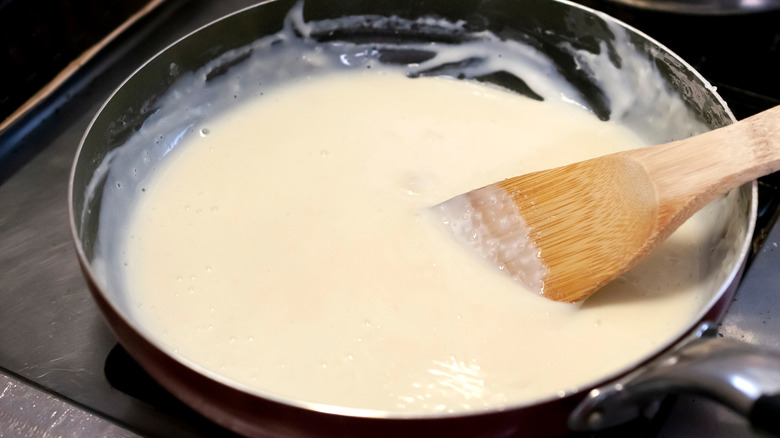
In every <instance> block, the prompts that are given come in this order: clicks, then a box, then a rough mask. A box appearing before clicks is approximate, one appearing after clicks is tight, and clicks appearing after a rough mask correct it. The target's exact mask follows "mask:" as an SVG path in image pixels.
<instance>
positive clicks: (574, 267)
mask: <svg viewBox="0 0 780 438" xmlns="http://www.w3.org/2000/svg"><path fill="white" fill-rule="evenodd" d="M777 170H780V106H778V107H775V108H772V109H769V110H767V111H764V112H762V113H760V114H757V115H755V116H753V117H750V118H747V119H745V120H743V121H740V122H738V123H734V124H732V125H729V126H726V127H724V128H720V129H717V130H714V131H710V132H707V133H705V134H701V135H698V136H695V137H691V138H688V139H685V140H680V141H675V142H672V143H667V144H664V145H659V146H652V147H646V148H640V149H632V150H628V151H624V152H618V153H615V154H610V155H605V156H602V157H598V158H594V159H591V160H587V161H581V162H578V163H574V164H570V165H567V166H563V167H558V168H555V169H550V170H543V171H540V172H534V173H529V174H526V175H522V176H517V177H514V178H509V179H505V180H503V181H500V182H497V183H494V184H491V185H488V186H485V187H483V188H480V189H477V190H473V191H471V192H468V193H465V194H462V195H459V196H456V197H455V198H452V199H450V200H449V201H445V202H444V203H442V204H439V205H438V206H436V209H438V210H440V212H441V214H442V217H443V218H444V219H443V220H444V221H445V222H446V223H449V224H450V225H452V227H453V230H455V231H456V234H458V235H459V236H461V237H462V238H463V239H465V240H466V241H467V242H468V243H469V244H470V245H471V246H473V247H474V248H476V249H477V250H478V251H479V252H480V253H481V254H482V255H483V256H485V257H486V258H488V260H490V261H491V262H493V263H495V264H496V265H497V266H498V267H499V268H500V269H502V270H505V271H506V272H508V273H509V274H510V275H512V276H513V277H515V278H516V279H518V280H520V281H521V282H523V283H525V284H526V285H527V286H528V287H530V288H532V289H535V290H537V291H538V292H540V293H542V294H543V295H544V296H545V297H547V298H550V299H552V300H556V301H564V302H575V301H580V300H583V299H585V298H587V297H588V296H590V295H591V294H593V293H594V292H595V291H596V290H598V289H599V288H600V287H601V286H603V285H604V284H606V283H607V282H609V281H610V280H612V279H614V278H615V277H617V276H618V275H620V274H621V273H623V272H625V271H626V270H628V269H629V268H630V267H631V266H633V265H634V264H635V263H636V262H637V261H638V260H639V259H640V258H641V257H642V256H644V255H645V254H647V253H648V252H649V251H650V250H651V249H653V248H654V247H656V246H657V245H658V244H660V243H661V242H663V241H664V239H666V238H667V237H668V236H669V235H670V234H671V233H672V232H673V231H674V230H675V229H677V227H679V226H680V225H681V224H682V223H683V222H684V221H685V220H686V219H688V218H689V217H690V216H691V215H693V214H694V213H695V212H696V211H698V210H699V209H701V208H702V207H704V206H705V205H706V204H707V203H709V202H710V201H712V200H714V199H715V198H717V197H718V196H720V195H722V194H724V193H726V192H727V191H729V190H730V189H731V188H734V187H737V186H739V185H741V184H743V183H746V182H748V181H751V180H754V179H756V178H758V177H760V176H763V175H767V174H769V173H772V172H775V171H777Z"/></svg>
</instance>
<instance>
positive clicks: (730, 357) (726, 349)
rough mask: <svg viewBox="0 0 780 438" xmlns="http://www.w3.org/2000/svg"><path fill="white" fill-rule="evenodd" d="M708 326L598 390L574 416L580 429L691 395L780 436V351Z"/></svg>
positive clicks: (608, 423) (620, 420)
mask: <svg viewBox="0 0 780 438" xmlns="http://www.w3.org/2000/svg"><path fill="white" fill-rule="evenodd" d="M716 331H717V329H716V326H715V324H713V323H703V324H702V325H701V326H700V327H699V329H698V330H697V331H696V332H695V333H694V334H693V335H691V336H690V337H689V338H688V339H687V340H685V341H683V342H682V343H681V345H680V346H679V347H676V348H675V349H674V350H672V351H670V352H669V353H668V354H665V355H663V356H661V357H659V358H658V359H656V360H654V361H653V362H651V363H650V364H649V365H647V366H645V367H642V368H640V369H639V370H637V371H635V372H633V373H631V374H629V375H627V376H625V377H624V378H622V379H620V380H618V381H617V382H613V383H610V384H608V385H605V386H603V387H600V388H596V389H593V390H592V391H591V392H590V393H589V394H588V395H587V396H586V397H585V399H584V400H583V401H582V402H581V403H580V404H579V406H577V408H576V409H575V410H574V411H573V412H572V414H571V415H570V417H569V427H571V428H572V429H574V430H600V429H604V428H607V427H611V426H615V425H618V424H622V423H624V422H626V421H629V420H632V419H634V418H636V417H638V416H640V415H642V414H643V413H645V412H648V411H651V410H653V409H657V407H658V404H659V402H660V400H661V398H662V396H664V395H667V394H670V393H687V394H695V395H699V396H704V397H708V398H710V399H712V400H715V401H717V402H719V403H722V404H723V405H725V406H727V407H729V408H731V409H733V410H734V411H736V412H737V413H739V414H741V415H743V416H744V417H745V418H747V419H748V421H750V423H751V424H752V426H753V427H755V428H758V429H761V430H764V431H766V432H770V433H772V434H775V435H778V436H780V352H779V351H775V350H770V349H764V348H759V347H756V346H754V345H750V344H747V343H745V342H739V341H736V340H730V339H724V338H718V337H715V334H716Z"/></svg>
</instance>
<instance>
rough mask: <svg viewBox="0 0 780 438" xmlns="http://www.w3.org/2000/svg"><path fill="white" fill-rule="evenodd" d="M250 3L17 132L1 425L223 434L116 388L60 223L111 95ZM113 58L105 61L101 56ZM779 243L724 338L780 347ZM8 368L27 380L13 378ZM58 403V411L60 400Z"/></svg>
mask: <svg viewBox="0 0 780 438" xmlns="http://www.w3.org/2000/svg"><path fill="white" fill-rule="evenodd" d="M251 3H254V2H253V1H249V0H243V1H242V0H220V1H207V0H191V1H189V2H188V3H187V5H186V7H184V8H180V9H179V10H177V11H176V12H175V13H173V14H171V15H170V16H168V17H166V19H165V20H164V21H163V25H162V26H158V27H156V28H155V29H154V30H149V29H144V32H146V34H145V35H144V37H143V38H139V36H138V34H135V35H131V37H130V38H129V39H128V38H125V39H122V40H121V41H118V42H117V46H115V47H113V48H112V53H111V54H103V55H101V56H99V58H100V59H98V60H97V61H98V62H103V63H104V65H110V68H108V69H107V70H105V72H104V73H102V74H100V75H99V76H97V73H96V72H95V71H94V70H93V69H94V65H93V66H89V69H88V70H87V71H85V72H83V75H84V76H82V77H81V78H80V80H82V81H84V83H85V84H87V85H86V86H85V88H84V90H83V91H81V92H80V93H78V94H72V93H71V92H70V91H68V90H65V93H66V94H68V93H71V95H70V96H69V99H67V101H65V102H64V103H63V104H62V107H61V110H59V111H57V112H53V113H52V115H51V116H49V117H48V118H46V119H43V120H36V124H37V127H36V128H35V129H32V130H31V132H30V133H29V134H28V135H26V137H24V138H23V139H22V140H19V141H21V144H20V145H19V147H18V148H15V151H16V152H14V153H13V154H11V155H10V156H9V157H7V158H6V159H5V160H4V161H3V162H0V379H2V380H0V382H2V383H0V388H5V390H4V391H3V390H2V389H0V391H3V392H2V394H3V395H2V397H4V398H5V400H4V401H3V402H0V406H2V403H7V405H5V406H11V408H10V409H8V408H2V407H0V409H4V414H0V415H7V417H0V422H3V423H6V422H11V421H27V420H23V419H22V418H29V417H23V416H24V413H23V412H22V411H21V410H17V409H14V408H13V407H14V406H27V405H26V404H24V403H25V400H35V401H34V402H32V407H30V408H27V411H28V412H29V410H36V411H40V412H44V409H47V406H57V403H58V402H63V403H67V406H66V408H63V409H64V410H63V411H61V412H62V413H63V419H62V420H61V422H69V421H71V418H76V417H80V416H82V415H92V416H95V417H100V418H103V419H107V420H108V421H109V422H111V423H114V425H113V426H111V425H106V424H105V423H103V424H104V425H105V426H106V427H107V428H106V429H105V433H102V432H101V431H99V430H96V429H91V430H92V431H95V435H111V436H124V435H123V434H124V433H125V430H127V431H130V430H132V431H133V433H138V434H140V435H143V436H177V437H178V436H184V437H186V436H217V435H219V436H222V434H224V431H222V430H221V429H219V428H218V427H217V426H215V425H213V424H211V423H209V422H207V421H206V420H204V419H202V418H201V417H199V416H197V415H196V414H194V413H192V412H186V411H181V410H175V411H171V410H168V409H165V408H164V407H160V406H161V405H160V404H157V405H155V400H156V399H157V398H158V397H159V396H158V395H157V393H154V394H153V395H152V396H151V397H149V398H147V400H149V402H144V401H141V400H139V399H137V398H135V397H132V396H129V395H127V394H125V393H123V392H121V391H119V390H117V389H115V388H113V387H112V386H111V384H109V382H108V381H107V380H106V377H105V375H104V365H105V361H106V358H107V357H108V356H109V352H110V351H111V350H112V349H113V348H114V346H115V343H116V341H115V338H114V336H113V335H112V333H111V332H110V331H109V330H108V328H107V326H106V325H105V323H104V322H103V320H102V318H101V316H100V315H99V314H98V312H97V308H96V306H95V304H94V302H93V300H92V298H91V297H90V296H89V292H88V291H87V288H86V285H85V282H84V280H83V278H82V275H81V273H80V271H79V268H78V263H77V262H76V257H75V251H74V250H73V247H72V243H71V242H70V233H69V229H68V223H67V202H66V189H67V177H68V171H69V168H70V165H71V162H72V159H73V156H74V154H75V150H76V147H77V145H78V142H79V140H80V138H81V136H82V135H83V133H84V131H85V130H86V127H87V124H88V123H89V120H90V119H91V118H92V116H93V115H94V114H95V112H96V111H97V109H98V107H99V105H100V104H101V103H102V102H103V101H104V100H105V98H106V97H107V96H108V94H109V93H110V92H111V91H112V90H113V89H114V88H115V87H116V86H117V85H119V83H120V82H121V81H122V80H123V79H124V78H125V77H127V76H128V75H129V74H130V73H131V72H132V71H133V70H134V69H135V68H136V67H137V66H139V65H140V64H141V63H142V62H143V61H145V60H146V59H147V58H149V57H150V56H152V55H153V54H154V53H156V52H157V51H159V50H160V49H162V48H163V47H164V46H166V45H167V44H169V43H170V42H172V41H174V40H175V39H176V38H178V37H180V36H182V35H184V34H186V33H187V32H189V31H191V30H193V29H195V28H197V27H199V26H200V25H202V24H205V23H206V22H208V21H211V20H212V19H214V18H217V17H219V16H221V15H224V14H226V13H228V12H231V11H233V10H236V9H239V8H241V7H244V6H246V5H249V4H251ZM651 35H652V34H651ZM662 42H663V41H662ZM118 54H122V56H118ZM109 55H110V56H111V62H107V58H108V57H109ZM14 141H17V140H14ZM778 243H780V227H774V228H773V229H772V230H771V233H770V234H769V236H768V238H767V240H766V242H765V243H764V245H763V247H762V248H761V250H760V251H759V253H758V255H757V256H756V258H755V259H754V261H753V262H752V265H751V266H750V268H749V269H748V271H747V273H746V276H745V279H744V280H743V283H742V286H741V288H740V290H739V292H738V294H737V298H736V299H735V301H734V303H733V304H732V307H731V309H730V311H729V313H728V314H727V316H726V319H725V320H724V321H723V323H722V326H721V333H722V334H723V335H724V336H726V337H732V338H735V339H741V340H745V341H748V342H751V343H755V344H757V345H766V346H769V347H774V348H780V335H778V333H780V317H778V316H779V315H780V314H779V313H778V312H780V293H777V291H778V288H780V276H779V275H778V272H777V266H780V249H778ZM14 374H18V375H19V376H22V377H23V379H21V380H19V379H16V378H15V377H13V375H14ZM9 379H10V380H9ZM27 380H29V381H32V382H34V384H30V383H28V382H27ZM8 382H12V383H10V384H9V383H8ZM41 388H44V390H43V391H42V390H41ZM49 396H51V397H49ZM159 398H161V397H159ZM160 401H161V402H162V400H160ZM71 402H75V404H71ZM79 406H83V407H86V408H88V410H86V411H85V410H84V409H82V408H80V407H79ZM56 409H57V411H58V412H60V411H59V409H60V408H59V407H58V408H56ZM36 416H37V417H38V418H39V419H40V420H41V424H39V425H38V426H37V427H38V428H37V429H34V430H33V429H31V430H28V431H27V433H28V435H29V436H50V435H64V436H68V432H67V431H64V429H56V425H55V424H54V423H55V422H54V421H45V420H44V417H46V415H45V414H43V413H41V414H40V415H38V414H36ZM100 418H99V419H100ZM101 427H102V426H101ZM6 431H7V432H6ZM6 431H3V429H2V426H0V434H2V432H6V433H7V434H8V435H11V436H17V435H18V434H15V430H13V429H10V430H9V429H6ZM77 432H78V430H76V432H75V433H76V435H82V436H83V435H89V436H92V434H87V433H84V434H78V433H77ZM130 434H131V433H128V435H130ZM22 436H23V435H22ZM614 436H645V437H651V436H658V437H664V438H678V437H691V436H708V437H712V438H726V437H735V436H739V437H760V436H762V435H761V434H759V433H757V432H754V431H752V430H751V429H750V428H749V426H747V425H746V424H745V422H744V421H743V420H742V419H741V418H740V417H739V416H738V415H736V414H735V413H733V412H732V411H730V410H728V409H726V408H723V407H720V406H718V405H713V404H709V403H707V402H705V401H701V400H699V399H696V398H693V397H681V398H680V399H679V400H677V402H676V403H675V404H674V408H673V409H672V410H671V411H670V412H668V413H667V415H666V416H665V417H664V418H663V423H662V424H661V425H660V426H658V427H654V428H653V430H652V431H650V432H638V433H632V434H625V433H623V434H618V435H614Z"/></svg>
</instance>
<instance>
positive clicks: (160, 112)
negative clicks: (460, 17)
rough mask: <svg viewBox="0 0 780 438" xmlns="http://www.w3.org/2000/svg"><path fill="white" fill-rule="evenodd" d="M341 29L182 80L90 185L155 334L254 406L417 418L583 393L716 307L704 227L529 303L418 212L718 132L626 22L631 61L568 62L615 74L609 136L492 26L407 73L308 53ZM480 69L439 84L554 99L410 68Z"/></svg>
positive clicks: (547, 68) (118, 293)
mask: <svg viewBox="0 0 780 438" xmlns="http://www.w3.org/2000/svg"><path fill="white" fill-rule="evenodd" d="M374 19H375V20H376V17H374ZM345 20H347V21H348V20H360V18H357V19H345ZM382 20H390V21H392V20H394V19H382ZM400 21H401V22H402V21H403V20H400ZM375 23H377V26H379V25H381V24H382V22H381V20H379V21H376V22H375ZM339 24H340V23H339V22H334V23H331V22H319V23H316V25H315V24H310V23H303V22H302V20H301V19H300V9H299V8H298V9H295V10H293V12H292V14H291V17H290V19H289V20H288V21H287V23H286V27H285V29H284V30H282V31H281V32H279V33H278V34H276V35H271V36H268V37H266V38H263V39H261V40H258V41H257V42H255V43H253V44H252V45H251V46H249V47H247V48H243V49H237V50H233V51H230V52H228V53H226V54H224V55H223V56H221V57H220V58H219V59H216V60H215V61H213V62H212V63H210V64H209V65H207V66H205V67H204V68H203V69H201V70H199V71H197V72H193V73H187V74H185V75H183V76H181V77H179V78H178V81H177V83H176V85H175V86H173V87H172V88H171V89H170V90H169V92H168V93H167V94H166V95H165V96H163V97H161V98H160V99H159V100H158V101H155V102H154V104H155V105H156V107H157V110H156V112H155V113H154V114H153V115H152V116H150V117H149V118H148V119H147V120H146V121H145V123H144V125H143V128H142V129H140V130H139V131H138V132H137V133H135V134H134V135H133V136H132V137H131V138H130V139H129V140H128V141H127V142H126V144H124V145H123V146H122V147H119V148H117V149H115V150H113V151H111V153H109V155H108V156H107V157H106V159H105V160H104V162H103V163H102V164H101V166H100V168H99V169H98V170H97V171H96V174H95V176H94V178H93V180H92V182H91V184H90V186H89V187H88V189H87V196H88V198H89V197H91V196H94V193H96V190H95V189H96V188H97V187H103V186H102V184H103V182H104V181H105V186H104V189H103V190H102V208H101V213H100V226H99V230H98V238H97V244H96V246H95V256H94V259H93V260H92V267H93V270H94V272H95V273H96V275H97V277H98V279H99V281H101V282H102V283H103V287H104V289H105V290H107V291H108V293H109V296H113V299H114V300H115V302H117V303H119V305H120V306H125V307H124V308H123V310H122V311H123V313H124V314H125V315H126V316H127V317H128V318H130V319H131V320H132V321H134V323H135V325H136V326H137V327H138V328H139V330H140V331H141V332H142V333H144V334H145V335H146V336H147V337H148V338H149V339H151V340H152V341H153V342H155V343H157V344H158V345H161V346H162V348H164V349H166V350H167V351H168V352H170V353H171V354H172V355H174V356H177V357H179V358H180V359H181V360H183V361H185V362H187V363H190V364H192V366H193V367H196V368H198V367H202V368H204V369H206V370H208V372H213V373H216V374H219V375H221V376H224V377H223V378H227V379H229V380H231V381H232V382H235V384H236V385H238V386H242V387H245V388H247V390H248V391H255V392H257V393H259V394H265V395H274V396H279V397H290V398H293V399H298V400H301V401H305V402H316V403H323V404H328V405H332V406H340V407H351V408H357V409H376V410H384V411H391V412H394V413H402V414H409V415H414V414H419V413H430V412H439V411H446V412H453V411H454V412H458V411H464V410H470V409H487V408H496V407H502V406H506V405H507V404H520V403H526V402H531V401H534V400H538V399H545V398H550V397H552V396H554V395H555V394H556V393H558V394H562V393H564V392H567V391H572V390H576V389H577V388H578V387H580V386H581V385H584V384H588V383H590V382H592V381H593V380H594V379H597V378H599V377H604V376H607V375H609V374H610V373H614V372H617V371H619V370H622V369H624V367H626V366H629V365H631V364H633V363H636V362H638V361H641V360H642V359H644V358H645V357H646V356H647V355H648V354H651V353H652V352H655V351H657V349H658V348H660V347H661V346H662V344H664V343H666V342H668V341H669V339H670V337H671V336H673V335H675V334H679V333H680V332H681V330H683V328H684V327H686V326H688V325H689V324H690V323H691V320H692V318H693V317H694V316H695V315H697V314H698V312H699V311H700V310H699V309H700V308H701V306H702V304H703V303H704V302H706V301H707V300H708V299H709V298H710V296H711V294H712V293H714V292H715V289H714V288H712V287H710V286H711V285H707V287H704V286H702V284H703V283H701V282H700V280H701V279H700V276H701V275H702V274H701V273H702V272H705V271H707V269H705V267H704V266H703V265H702V264H701V263H702V262H701V252H703V251H708V250H709V248H710V247H709V246H708V245H707V241H709V240H711V239H712V237H711V234H713V233H716V232H707V231H706V230H708V229H709V226H708V225H707V224H706V223H705V222H708V221H710V220H711V219H713V218H716V217H718V215H716V214H713V213H712V211H709V212H708V211H705V212H703V213H701V214H699V215H697V216H695V218H694V219H693V220H692V221H689V222H688V223H686V224H685V225H684V226H683V227H682V228H681V229H680V230H679V231H678V232H677V233H676V234H674V235H673V236H672V237H671V238H670V240H669V241H668V242H667V244H665V245H664V246H662V248H661V249H660V250H659V251H656V252H654V253H653V254H652V255H650V257H649V258H648V259H647V260H645V261H644V262H642V263H641V264H640V265H639V266H637V267H636V268H635V269H633V270H632V271H631V272H629V273H628V274H626V275H625V276H623V277H621V278H619V279H618V280H616V281H615V282H613V283H612V284H610V285H609V286H608V287H606V288H605V289H604V290H602V291H600V292H599V293H598V294H596V295H595V296H593V297H592V298H590V299H589V300H587V301H586V302H585V303H584V304H580V305H568V304H562V303H556V302H552V301H549V300H546V299H544V298H542V297H539V296H538V295H536V294H533V293H530V292H526V291H523V290H521V289H519V286H518V285H517V283H516V282H514V281H512V280H511V279H510V278H508V277H504V276H501V275H497V274H496V272H495V270H494V269H493V268H491V267H489V266H486V265H485V264H484V263H481V262H479V261H478V259H476V258H475V257H474V256H473V255H472V254H470V253H469V252H468V251H464V250H463V249H462V248H459V247H457V246H454V245H457V244H456V243H454V241H453V240H452V239H451V238H450V237H449V236H448V235H447V233H445V232H444V231H443V230H441V229H440V228H441V227H440V224H437V223H436V221H435V220H428V218H426V212H429V211H430V210H428V207H430V206H433V205H435V204H437V203H439V202H441V201H444V200H446V199H448V198H449V197H451V196H454V195H457V194H459V193H463V192H466V191H468V190H470V189H473V188H475V187H479V186H482V185H485V184H489V183H492V182H495V181H496V180H498V179H501V178H504V177H508V176H513V175H517V174H520V173H523V172H527V171H531V170H537V169H541V168H546V167H552V166H557V165H561V164H564V163H565V162H572V161H576V160H581V159H586V158H589V157H592V156H596V155H599V154H603V153H606V152H611V151H615V150H619V149H623V148H626V147H629V146H637V145H640V144H643V143H660V142H664V141H668V140H672V139H675V138H680V137H683V136H687V135H691V134H694V133H697V132H701V131H704V130H705V129H706V127H704V125H702V124H701V123H699V122H698V121H696V119H695V117H693V116H692V115H691V114H690V113H689V112H688V110H687V109H686V108H685V106H684V105H683V104H682V103H681V102H680V100H679V98H677V97H676V96H675V95H674V93H672V92H670V91H668V90H667V88H666V87H665V86H664V85H663V81H662V80H661V79H660V76H659V75H658V73H657V71H656V70H655V67H654V66H653V64H652V63H651V62H650V61H648V60H647V59H646V58H645V57H643V56H639V55H637V54H636V53H634V51H633V48H632V46H631V44H630V43H629V42H628V39H627V37H626V32H625V30H624V29H622V28H618V27H616V26H614V25H610V27H611V31H612V32H613V33H614V34H615V36H616V42H615V44H614V47H612V49H613V50H614V53H617V54H618V55H619V56H620V57H621V66H620V67H617V66H616V65H615V64H614V62H612V61H611V59H610V56H609V55H608V54H607V50H606V47H605V48H604V50H602V52H601V54H592V53H580V52H577V51H576V50H574V49H571V52H572V53H571V54H572V56H573V58H574V59H575V60H576V62H577V63H578V66H579V68H581V69H582V71H584V72H587V73H588V74H592V75H593V76H595V77H597V78H600V77H603V78H606V79H605V82H604V83H600V82H599V81H598V80H596V81H595V83H597V84H599V86H600V88H601V90H602V91H603V93H604V95H605V96H606V97H607V101H608V103H609V105H610V106H611V109H612V110H613V111H612V113H611V114H612V116H611V120H612V121H611V122H600V121H598V120H596V118H595V117H594V116H593V115H592V114H591V113H590V112H589V111H590V110H589V108H588V105H587V103H586V102H585V101H583V100H582V96H580V95H579V94H578V93H577V92H576V91H575V90H574V88H573V87H571V85H569V84H568V83H567V82H566V81H565V80H564V79H563V78H562V77H560V76H559V74H558V72H557V69H556V67H555V65H554V63H553V62H552V61H550V60H549V59H547V58H546V57H545V56H544V54H542V53H540V52H538V51H536V50H535V49H534V48H532V47H529V46H525V45H523V44H520V43H518V42H514V41H502V40H500V39H499V38H497V37H496V36H494V35H492V34H490V33H487V32H484V33H480V34H477V35H474V38H473V39H471V40H469V42H466V43H462V44H452V45H448V44H441V43H439V44H433V45H431V44H406V45H402V46H403V48H405V49H415V50H427V51H431V52H432V53H434V54H435V56H434V57H433V58H432V59H430V60H428V61H425V62H422V63H420V64H419V65H418V64H412V65H409V66H404V67H403V68H402V67H391V66H383V65H382V64H381V62H380V61H379V59H380V56H379V53H380V51H381V49H382V45H381V44H365V45H361V44H351V43H344V42H338V41H336V42H332V43H318V42H316V41H314V40H312V39H310V38H309V37H308V35H310V33H311V32H312V29H313V28H315V27H320V28H327V27H328V26H330V25H332V26H335V27H338V25H339ZM341 24H343V23H341ZM397 24H398V23H396V24H395V25H397ZM401 24H403V23H401ZM426 24H427V25H436V26H441V27H443V28H447V29H452V30H454V31H459V30H461V27H462V24H457V23H456V24H451V23H446V22H442V21H438V20H427V21H426ZM293 28H297V32H294V31H293ZM272 46H273V47H272ZM563 49H566V48H565V47H563ZM497 54H500V55H497ZM245 55H246V56H247V59H246V60H245V61H242V62H241V63H239V65H237V66H235V67H232V68H231V69H230V70H229V71H228V73H227V74H225V75H222V76H220V77H218V78H215V79H208V73H209V72H210V71H212V69H213V68H214V66H218V65H224V64H225V63H230V61H231V60H232V59H237V58H240V57H242V56H245ZM474 56H478V57H482V58H484V62H483V63H481V64H478V65H469V66H466V67H446V68H445V69H444V71H443V73H445V74H450V75H452V76H459V75H460V76H463V77H465V78H474V77H478V76H479V75H483V74H487V73H490V72H492V71H504V72H509V73H511V74H513V75H515V76H517V77H520V78H522V79H523V80H524V81H525V82H526V83H527V84H528V85H529V86H530V88H531V89H533V91H534V92H535V93H537V94H539V95H540V96H542V97H543V98H544V99H545V100H546V101H545V102H544V103H541V102H536V101H532V100H530V99H527V98H523V97H519V96H517V95H514V94H510V93H508V92H505V91H502V90H499V89H497V88H494V87H488V86H485V85H477V84H474V83H468V82H464V81H455V80H447V79H443V78H430V79H429V78H424V79H414V80H411V79H407V78H405V77H403V76H402V74H412V75H414V74H417V73H420V72H425V71H429V70H431V69H435V68H437V67H440V66H443V65H446V64H447V63H452V65H457V64H458V63H457V62H454V61H457V60H462V59H467V58H471V57H474ZM178 70H179V69H178V68H177V66H176V65H171V72H172V74H176V73H177V72H178ZM347 70H351V72H349V73H347V72H345V71H347ZM620 70H630V71H632V72H634V73H635V74H636V75H637V78H636V79H635V80H634V81H632V80H625V79H618V80H616V79H615V78H620V75H619V72H620ZM360 71H363V73H360ZM339 72H341V73H339ZM628 76H631V75H628ZM636 80H639V81H641V82H638V83H637V82H635V81H636ZM233 107H235V108H234V109H231V108H233ZM182 109H185V110H182ZM659 109H660V111H659ZM220 114H222V116H219V115H220ZM620 125H625V126H628V127H630V128H631V131H633V132H634V133H638V134H639V137H641V138H642V140H641V141H640V140H639V138H638V137H637V136H636V135H635V134H633V133H631V132H628V131H627V130H626V129H624V128H621V126H620ZM84 214H86V210H85V213H84ZM713 220H714V219H713ZM118 237H123V238H118ZM659 272H662V273H663V275H658V273H659Z"/></svg>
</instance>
